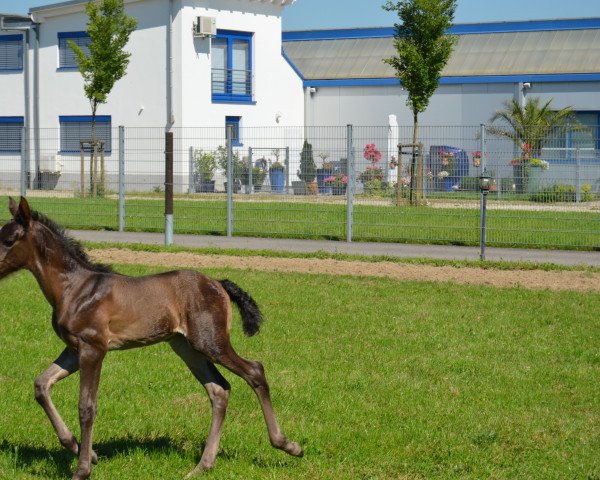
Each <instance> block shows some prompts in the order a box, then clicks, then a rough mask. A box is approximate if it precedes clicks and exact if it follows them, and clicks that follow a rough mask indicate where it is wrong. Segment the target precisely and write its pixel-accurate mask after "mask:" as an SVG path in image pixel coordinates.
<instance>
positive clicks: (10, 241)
mask: <svg viewBox="0 0 600 480" xmlns="http://www.w3.org/2000/svg"><path fill="white" fill-rule="evenodd" d="M14 243H15V242H14V240H9V239H5V240H2V245H4V246H5V247H12V246H13V244H14Z"/></svg>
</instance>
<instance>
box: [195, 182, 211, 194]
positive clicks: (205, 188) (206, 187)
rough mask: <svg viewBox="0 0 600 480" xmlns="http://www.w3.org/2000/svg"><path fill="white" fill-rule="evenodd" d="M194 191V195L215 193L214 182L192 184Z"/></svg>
mask: <svg viewBox="0 0 600 480" xmlns="http://www.w3.org/2000/svg"><path fill="white" fill-rule="evenodd" d="M194 190H195V191H196V193H214V192H215V181H214V180H203V181H200V182H197V183H195V184H194Z"/></svg>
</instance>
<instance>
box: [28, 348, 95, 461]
mask: <svg viewBox="0 0 600 480" xmlns="http://www.w3.org/2000/svg"><path fill="white" fill-rule="evenodd" d="M77 370H79V358H78V357H77V354H76V353H75V352H73V351H71V350H70V349H68V348H65V349H64V350H63V352H62V353H61V354H60V355H59V357H58V358H57V359H56V360H55V361H54V363H53V364H52V365H50V366H49V367H48V368H47V369H46V371H44V373H42V374H41V375H40V376H39V377H37V378H36V380H35V399H36V400H37V401H38V403H39V404H40V405H41V406H42V408H43V409H44V411H45V412H46V415H48V418H49V419H50V423H51V424H52V426H53V427H54V430H55V431H56V434H57V435H58V439H59V440H60V443H61V445H62V446H63V447H65V448H67V449H69V450H71V452H73V453H74V454H75V455H79V444H78V443H77V439H76V438H75V435H73V434H72V433H71V431H70V430H69V428H68V427H67V425H66V424H65V422H63V419H62V418H61V417H60V414H59V413H58V411H57V410H56V407H55V406H54V404H53V403H52V399H51V398H50V391H51V390H52V387H53V386H54V385H55V384H56V383H57V382H59V381H61V380H63V379H64V378H67V377H68V376H69V375H71V374H72V373H75V372H76V371H77ZM92 463H94V464H96V463H98V456H97V455H96V453H95V452H92Z"/></svg>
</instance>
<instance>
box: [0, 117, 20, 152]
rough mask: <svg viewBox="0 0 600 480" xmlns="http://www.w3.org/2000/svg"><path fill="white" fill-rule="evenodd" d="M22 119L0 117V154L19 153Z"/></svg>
mask: <svg viewBox="0 0 600 480" xmlns="http://www.w3.org/2000/svg"><path fill="white" fill-rule="evenodd" d="M23 125H24V123H23V117H0V153H19V152H20V151H21V134H22V131H23Z"/></svg>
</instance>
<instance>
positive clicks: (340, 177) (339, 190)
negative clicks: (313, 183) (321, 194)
mask: <svg viewBox="0 0 600 480" xmlns="http://www.w3.org/2000/svg"><path fill="white" fill-rule="evenodd" d="M324 183H325V185H327V186H328V187H331V193H332V195H344V194H345V193H346V187H347V186H348V175H344V174H342V173H336V174H335V175H330V176H329V177H327V178H326V179H325V180H324Z"/></svg>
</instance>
